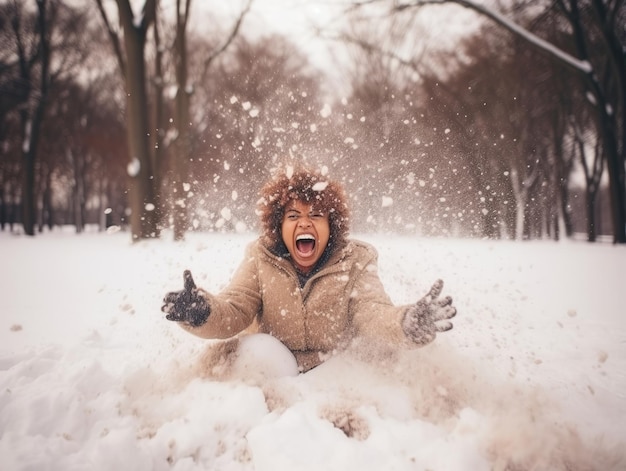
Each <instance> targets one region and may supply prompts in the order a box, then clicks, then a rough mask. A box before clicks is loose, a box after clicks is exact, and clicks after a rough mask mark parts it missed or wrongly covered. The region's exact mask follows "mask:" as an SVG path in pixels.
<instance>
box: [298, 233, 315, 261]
mask: <svg viewBox="0 0 626 471" xmlns="http://www.w3.org/2000/svg"><path fill="white" fill-rule="evenodd" d="M296 249H297V250H298V252H299V253H300V255H301V256H303V257H306V256H308V255H311V254H312V253H313V251H314V250H315V237H313V236H312V235H311V234H300V235H299V236H297V237H296Z"/></svg>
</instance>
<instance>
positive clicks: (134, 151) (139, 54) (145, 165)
mask: <svg viewBox="0 0 626 471" xmlns="http://www.w3.org/2000/svg"><path fill="white" fill-rule="evenodd" d="M96 3H97V5H98V8H99V11H100V14H101V16H102V19H103V21H104V23H105V25H106V28H107V31H108V33H109V37H110V39H111V42H112V45H113V49H114V51H115V53H116V56H117V60H118V65H119V68H120V71H121V73H122V75H123V76H124V78H125V82H126V96H127V101H126V117H127V118H126V119H127V135H128V152H129V157H130V161H129V163H128V176H129V178H130V211H131V215H130V226H131V235H132V239H133V241H135V240H139V239H146V238H152V237H158V236H159V234H160V231H159V226H158V220H159V212H160V210H161V208H159V207H158V206H157V201H156V199H155V195H156V188H155V182H154V175H155V167H156V165H155V162H154V160H153V154H152V153H151V151H150V139H149V136H150V126H149V111H148V96H147V81H146V80H147V75H146V59H145V48H146V42H147V38H148V31H149V29H150V27H151V26H152V25H153V23H154V21H155V15H156V9H157V3H158V0H146V1H145V2H144V4H143V7H142V10H141V15H138V16H137V17H136V16H135V13H134V12H133V9H132V6H131V2H130V0H116V3H117V11H118V18H119V21H120V24H121V26H122V31H123V37H122V38H121V37H120V35H119V34H118V32H117V31H116V30H115V29H114V28H113V26H112V24H111V22H110V20H109V17H108V14H107V12H106V9H105V8H104V6H103V4H102V0H96Z"/></svg>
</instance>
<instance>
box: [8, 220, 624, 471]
mask: <svg viewBox="0 0 626 471" xmlns="http://www.w3.org/2000/svg"><path fill="white" fill-rule="evenodd" d="M253 237H255V235H254V234H250V233H245V234H226V233H223V234H216V233H212V234H207V233H204V234H202V233H192V234H189V235H188V237H187V241H186V242H184V243H175V242H172V241H171V237H168V234H164V236H163V239H161V240H154V241H141V242H136V243H134V244H133V243H131V238H130V236H129V235H128V234H127V233H125V232H123V231H119V232H116V233H111V234H105V233H97V232H87V233H84V234H82V235H80V236H77V235H74V234H73V233H71V232H69V231H61V230H56V231H53V232H47V233H44V234H42V235H38V236H37V237H35V238H28V237H19V236H13V235H11V234H8V233H6V232H0V259H1V260H2V262H3V263H2V266H3V268H4V269H3V270H2V271H1V273H2V274H1V275H0V277H1V280H0V281H1V284H0V286H2V309H1V311H0V312H1V317H0V319H1V323H0V457H1V462H2V465H1V467H2V469H3V470H26V469H48V470H68V469H90V470H109V469H151V470H166V469H175V470H196V469H197V470H205V469H220V470H293V469H298V470H309V469H310V470H320V469H323V470H342V471H345V470H365V471H367V470H380V469H394V470H415V469H419V470H423V469H429V470H433V471H434V470H444V471H454V470H471V471H477V470H478V471H480V470H492V469H493V470H502V469H550V470H565V469H568V470H583V469H584V470H588V469H597V470H620V469H626V455H625V452H624V451H623V448H624V442H625V441H626V433H625V432H626V429H625V427H626V426H625V425H624V424H625V423H626V397H625V395H626V393H625V391H626V320H625V317H624V313H625V312H624V300H625V298H624V294H623V291H622V290H623V289H624V277H623V275H622V271H623V267H624V266H626V247H621V246H613V245H601V244H587V243H582V242H574V241H563V242H559V243H555V242H547V241H546V242H539V241H537V242H529V243H515V242H510V241H480V240H457V239H421V238H415V237H408V236H399V235H390V234H381V235H367V236H361V238H363V239H365V240H368V241H369V242H371V243H373V244H374V245H375V246H376V247H377V248H378V250H379V255H380V260H379V262H380V264H379V268H380V276H381V278H382V280H383V283H384V284H385V286H386V288H387V290H388V293H389V295H390V296H391V297H392V299H393V300H394V301H395V302H397V303H406V302H412V301H413V300H417V298H418V297H420V296H421V295H422V294H425V293H426V291H427V290H428V288H429V287H430V285H431V284H432V282H433V281H434V280H435V279H437V278H442V279H443V280H444V281H445V286H444V291H443V294H444V295H448V294H449V295H451V296H453V298H454V303H455V305H456V306H457V308H458V311H459V314H458V316H457V318H455V323H454V324H455V327H454V329H453V330H452V331H450V332H447V333H445V334H441V335H440V336H438V338H437V340H436V341H435V342H434V343H433V344H431V345H429V346H427V347H425V348H422V349H419V350H413V351H394V350H393V349H391V348H383V347H381V346H373V345H357V346H356V347H355V349H354V352H351V353H349V354H344V355H340V356H337V357H334V358H332V359H330V360H328V361H327V362H326V363H324V364H323V365H321V366H320V367H318V368H316V369H314V370H312V371H311V372H309V373H307V374H305V375H300V376H295V377H294V376H289V375H287V376H285V377H276V375H275V374H269V375H266V376H263V375H259V374H250V373H249V372H250V367H249V365H248V366H246V365H244V366H243V367H241V365H239V367H238V366H237V365H235V366H234V367H232V368H231V367H230V366H229V364H228V363H223V364H218V365H217V366H215V365H213V367H211V366H210V363H209V362H208V361H207V358H208V356H207V346H211V347H214V346H215V345H216V344H217V342H216V341H205V340H202V339H198V338H196V337H194V336H192V335H190V334H188V333H186V332H184V331H183V330H182V329H180V328H178V327H177V326H176V325H175V324H173V323H171V322H169V321H166V320H165V319H164V316H163V314H162V313H161V312H160V305H161V299H162V297H163V295H164V294H165V292H167V291H170V290H173V289H182V272H183V270H184V269H187V268H189V269H190V270H191V271H192V272H193V274H194V278H195V281H196V283H197V284H198V285H199V286H202V287H204V288H206V289H209V290H211V291H217V290H219V289H220V288H221V287H222V286H224V285H225V284H226V283H227V282H228V279H229V277H230V275H231V274H232V271H233V270H234V269H235V267H236V266H237V265H238V263H239V262H240V261H241V258H242V256H243V248H244V246H245V244H246V243H247V242H249V241H250V240H252V238H253ZM246 348H252V350H255V349H256V350H258V351H259V352H261V357H262V356H263V355H266V356H267V355H268V354H269V355H273V354H272V353H271V352H272V348H274V347H271V348H270V347H267V346H264V345H263V342H260V343H258V345H257V346H254V345H252V346H250V345H249V346H248V347H246ZM253 369H254V370H255V371H258V370H257V369H256V368H254V367H253Z"/></svg>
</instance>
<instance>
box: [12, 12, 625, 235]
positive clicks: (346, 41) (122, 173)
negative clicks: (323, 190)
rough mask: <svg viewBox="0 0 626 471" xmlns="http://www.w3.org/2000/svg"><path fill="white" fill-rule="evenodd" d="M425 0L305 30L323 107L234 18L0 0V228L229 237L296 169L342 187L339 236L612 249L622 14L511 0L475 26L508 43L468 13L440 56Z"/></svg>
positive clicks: (620, 150) (302, 76) (618, 221)
mask: <svg viewBox="0 0 626 471" xmlns="http://www.w3.org/2000/svg"><path fill="white" fill-rule="evenodd" d="M424 3H446V2H437V1H434V2H433V1H430V2H422V1H413V2H397V1H395V2H391V1H383V0H380V1H379V2H376V1H374V2H364V3H361V4H359V7H358V8H350V9H349V10H347V11H346V13H345V18H344V19H345V21H344V22H343V24H344V28H343V29H342V30H335V31H333V32H328V31H326V32H324V34H329V35H330V34H332V37H331V38H330V41H331V42H334V43H336V44H337V43H340V44H341V45H342V46H344V47H345V51H346V54H345V55H344V56H342V59H341V62H340V63H337V64H334V65H333V66H334V67H337V68H340V70H341V73H342V75H343V76H344V77H345V79H346V83H347V84H348V85H349V88H348V90H349V91H348V92H347V93H345V94H344V95H343V96H342V95H339V93H338V92H337V91H336V90H335V89H334V88H333V87H332V85H330V83H331V82H330V81H329V80H328V79H327V76H326V75H325V72H324V71H322V70H318V69H316V68H314V67H313V66H312V65H311V64H310V62H309V60H308V58H307V56H306V55H305V54H304V53H303V52H302V51H299V50H298V49H297V48H296V47H295V46H294V44H293V43H292V42H291V41H290V40H289V38H286V37H282V36H277V35H271V34H268V35H260V36H259V35H256V36H254V37H252V36H251V35H247V34H246V28H245V21H246V15H247V14H248V12H249V11H250V8H251V2H250V1H244V2H242V5H241V12H240V14H239V15H238V16H237V17H236V18H234V19H233V20H232V22H231V23H229V22H226V21H224V19H223V18H220V17H215V18H206V19H203V20H202V23H203V24H204V25H205V29H204V30H203V31H196V30H192V29H190V28H189V27H188V23H189V13H190V11H191V9H192V8H193V7H192V1H191V0H171V1H170V2H169V3H167V5H169V7H168V6H166V2H159V1H158V0H145V1H142V2H141V6H142V10H141V12H140V11H133V9H132V8H131V2H129V1H128V0H115V1H104V0H90V1H89V2H70V1H66V2H63V1H60V0H58V1H51V0H38V1H32V2H30V1H27V2H24V1H19V0H4V1H2V0H0V44H1V46H2V47H1V48H0V92H1V93H0V180H1V183H2V191H1V192H0V226H1V227H2V229H10V230H16V231H17V230H23V232H24V233H26V234H29V235H34V234H35V233H36V232H37V231H41V230H43V228H44V227H49V228H52V227H54V226H55V225H61V224H72V225H74V226H75V227H76V230H77V231H78V232H80V231H82V230H84V228H85V225H86V224H89V223H97V224H98V225H99V226H100V227H101V228H102V229H104V228H106V227H109V226H114V227H122V228H128V230H129V231H130V233H131V235H132V238H133V240H138V239H144V238H150V237H159V236H160V233H161V231H162V230H163V229H170V228H171V229H172V232H173V234H174V237H175V238H176V239H182V238H183V237H184V234H185V232H187V231H190V230H239V231H243V230H247V229H252V228H254V226H255V225H256V219H257V217H256V215H255V212H254V209H255V204H256V200H257V197H258V196H257V194H258V187H259V186H260V184H261V183H262V182H263V181H265V179H266V178H267V177H268V176H269V174H270V171H271V169H272V168H274V167H276V166H280V165H286V164H288V163H289V162H290V161H291V160H304V161H307V162H309V163H310V164H311V165H315V166H321V167H323V168H325V169H327V170H328V172H329V174H330V175H331V176H332V177H334V178H339V179H341V180H343V181H344V183H345V185H346V188H347V190H348V192H349V195H350V198H351V199H352V209H353V221H352V227H353V230H354V231H355V232H359V231H369V230H375V231H386V230H390V231H394V232H406V233H411V234H423V235H436V236H437V235H455V236H471V237H487V238H515V239H535V238H553V239H559V238H561V237H572V236H573V235H574V234H575V233H579V232H583V233H586V237H587V239H588V240H590V241H594V240H596V238H597V237H598V236H599V235H612V236H613V240H614V241H615V242H619V243H624V242H626V236H624V231H625V230H626V229H625V215H624V206H625V202H626V193H625V190H624V163H625V150H624V142H625V140H626V139H625V129H624V113H625V112H626V111H625V110H626V106H625V103H626V97H625V93H624V90H625V86H624V84H625V81H626V78H625V75H626V72H625V71H626V69H625V67H626V66H625V63H626V62H625V57H624V50H626V33H625V31H624V24H626V12H625V8H624V4H623V1H619V0H610V1H609V0H606V1H601V0H558V1H556V2H554V1H550V2H547V1H546V2H536V1H534V2H529V1H524V0H514V1H512V2H509V3H508V4H507V5H508V6H507V7H506V9H502V8H501V9H499V10H496V9H494V10H490V12H491V11H492V12H495V13H496V14H499V15H502V17H503V18H505V19H507V20H508V21H513V22H514V24H516V25H519V26H520V28H522V30H523V32H524V34H511V33H510V31H509V30H507V29H506V28H503V27H502V25H501V24H499V23H498V22H494V21H490V19H489V18H488V16H489V15H483V17H484V18H485V19H484V20H483V21H480V23H479V27H477V28H475V29H474V30H473V31H472V32H471V33H468V35H467V36H466V37H465V39H464V40H463V42H461V43H459V44H458V45H456V46H455V47H453V48H449V47H448V48H443V47H439V44H438V42H439V39H438V37H437V35H433V33H432V32H431V31H430V30H429V29H428V27H427V25H428V22H427V21H425V20H424V18H428V16H427V14H428V12H427V10H428V9H429V8H438V7H432V6H423V4H424ZM457 3H461V4H466V3H471V2H457ZM365 4H367V5H365ZM172 6H173V7H172ZM465 6H467V5H465ZM366 7H367V8H366ZM172 8H174V10H173V13H172ZM488 13H489V12H488ZM492 19H493V18H492ZM526 33H528V34H529V35H530V38H531V39H532V38H535V37H540V38H543V40H544V41H547V43H548V44H549V45H550V46H553V47H554V48H555V50H556V51H557V52H558V51H564V52H565V54H567V55H568V56H567V57H573V58H578V59H577V60H578V62H575V66H572V65H571V64H570V65H568V64H567V63H564V62H563V60H562V59H560V58H559V57H555V55H554V51H552V50H548V51H546V50H545V49H544V50H541V49H538V48H537V47H536V46H535V45H533V44H532V41H529V36H526ZM342 50H343V49H342Z"/></svg>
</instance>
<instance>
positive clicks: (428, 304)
mask: <svg viewBox="0 0 626 471" xmlns="http://www.w3.org/2000/svg"><path fill="white" fill-rule="evenodd" d="M442 289H443V281H441V280H437V281H436V282H435V284H433V287H432V288H430V291H429V292H428V294H427V295H426V296H424V297H423V298H422V299H420V300H419V301H418V302H417V303H415V304H414V305H413V306H411V307H410V308H409V309H407V311H406V313H405V314H404V318H403V319H402V330H403V331H404V334H405V335H406V336H407V337H408V338H410V339H411V340H412V341H413V342H415V343H416V344H418V345H426V344H428V343H430V342H432V341H433V340H435V337H436V335H437V332H445V331H447V330H450V329H452V322H450V321H449V320H448V319H452V318H453V317H454V316H456V308H455V307H453V306H452V298H451V297H450V296H446V297H445V298H442V299H439V294H441V290H442Z"/></svg>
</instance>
